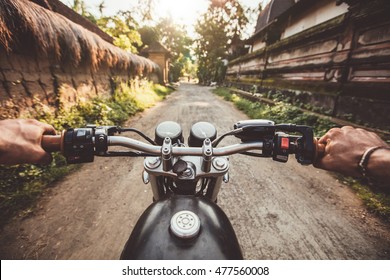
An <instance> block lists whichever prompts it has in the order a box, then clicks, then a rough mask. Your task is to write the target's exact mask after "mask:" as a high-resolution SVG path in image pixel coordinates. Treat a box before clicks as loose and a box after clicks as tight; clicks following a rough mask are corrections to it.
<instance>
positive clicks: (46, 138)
mask: <svg viewBox="0 0 390 280" xmlns="http://www.w3.org/2000/svg"><path fill="white" fill-rule="evenodd" d="M65 134H66V131H63V132H62V133H61V134H60V135H43V137H42V142H41V145H42V147H43V149H44V150H45V151H47V152H57V151H59V152H61V153H62V154H64V155H65V156H67V154H69V147H68V151H67V146H69V139H66V135H65ZM287 137H288V136H287ZM291 138H292V139H297V138H296V137H291ZM101 139H103V138H97V137H96V136H94V137H93V136H92V135H91V137H90V140H89V141H90V147H89V152H91V151H92V153H95V152H96V149H95V146H98V145H99V144H98V143H99V141H100V140H101ZM67 140H68V145H67V144H66V142H67ZM104 141H106V146H122V147H127V148H130V149H134V150H136V151H139V152H144V153H147V154H149V155H154V156H161V154H162V146H159V145H151V144H147V143H144V142H140V141H137V140H134V139H132V138H128V137H123V136H107V137H106V138H105V139H104ZM312 141H313V146H314V153H313V157H312V162H315V161H316V160H317V159H319V158H321V157H322V156H323V155H324V153H325V145H323V144H320V143H318V140H317V139H316V138H313V140H312ZM291 145H292V146H291ZM295 145H296V144H294V143H293V142H291V143H290V148H289V150H288V153H289V154H292V153H296V147H295ZM70 147H71V148H74V149H76V150H77V149H79V150H80V149H81V150H83V149H84V148H85V147H84V146H83V143H81V144H80V143H72V142H70ZM263 147H264V141H261V140H259V141H251V142H243V143H239V144H234V145H229V146H225V147H220V148H213V149H212V155H213V156H229V155H233V154H237V153H243V152H247V151H251V150H262V149H263ZM94 151H95V152H94ZM203 154H204V151H203V148H202V147H181V146H173V147H172V155H173V156H184V155H187V156H202V155H203ZM97 155H103V153H100V154H99V153H97ZM89 159H91V155H90V156H89ZM76 160H77V159H76ZM68 161H69V160H68ZM70 161H72V160H70ZM88 161H93V154H92V160H87V161H84V162H88ZM281 161H282V160H281ZM71 163H72V162H71Z"/></svg>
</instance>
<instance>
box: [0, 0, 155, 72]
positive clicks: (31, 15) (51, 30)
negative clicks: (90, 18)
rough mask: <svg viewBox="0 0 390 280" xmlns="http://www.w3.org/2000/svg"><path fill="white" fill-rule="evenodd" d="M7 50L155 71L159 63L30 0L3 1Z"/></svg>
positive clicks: (0, 28) (1, 39)
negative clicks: (113, 43)
mask: <svg viewBox="0 0 390 280" xmlns="http://www.w3.org/2000/svg"><path fill="white" fill-rule="evenodd" d="M1 47H2V48H4V49H5V50H6V51H7V52H15V53H20V54H27V55H36V54H38V55H43V56H46V57H48V58H49V59H50V60H52V61H54V62H56V63H59V64H61V65H69V64H71V65H72V66H74V67H76V66H78V65H80V64H82V65H88V66H90V67H91V69H92V70H97V69H98V68H99V67H100V66H101V65H106V66H108V67H109V68H112V69H117V70H123V71H128V72H131V74H142V73H143V74H145V73H151V72H153V71H155V70H157V69H158V65H157V64H155V63H153V62H152V61H150V60H149V59H146V58H143V57H140V56H138V55H135V54H131V53H128V52H126V51H124V50H122V49H120V48H118V47H116V46H114V45H112V44H110V43H109V42H107V41H106V40H103V39H102V37H101V36H99V35H97V34H96V33H94V32H91V31H89V30H87V29H85V28H84V27H83V26H81V25H79V24H77V23H74V22H73V21H71V20H69V19H68V18H66V17H65V16H63V15H61V14H58V13H56V12H53V11H51V10H49V9H46V8H44V7H42V6H40V5H37V4H35V3H33V2H31V1H28V0H1V1H0V48H1Z"/></svg>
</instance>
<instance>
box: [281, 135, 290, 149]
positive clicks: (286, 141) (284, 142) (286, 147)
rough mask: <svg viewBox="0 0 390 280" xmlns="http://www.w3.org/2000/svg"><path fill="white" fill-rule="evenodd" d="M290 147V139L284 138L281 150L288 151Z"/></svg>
mask: <svg viewBox="0 0 390 280" xmlns="http://www.w3.org/2000/svg"><path fill="white" fill-rule="evenodd" d="M289 147H290V140H289V139H288V138H285V137H283V138H282V141H281V144H280V148H282V149H283V150H288V148H289Z"/></svg>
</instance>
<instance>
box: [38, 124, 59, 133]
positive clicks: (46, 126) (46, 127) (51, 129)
mask: <svg viewBox="0 0 390 280" xmlns="http://www.w3.org/2000/svg"><path fill="white" fill-rule="evenodd" d="M40 126H41V127H42V128H43V131H44V132H43V134H51V135H55V134H56V130H55V129H54V127H53V126H51V125H49V124H47V123H40Z"/></svg>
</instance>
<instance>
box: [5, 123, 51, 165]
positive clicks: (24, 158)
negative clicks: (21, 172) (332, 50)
mask: <svg viewBox="0 0 390 280" xmlns="http://www.w3.org/2000/svg"><path fill="white" fill-rule="evenodd" d="M43 134H55V130H54V128H53V127H52V126H51V125H48V124H45V123H42V122H39V121H36V120H31V119H29V120H22V119H12V120H2V121H0V164H10V165H12V164H20V163H42V164H47V163H50V162H51V160H52V158H51V155H50V154H49V153H47V152H45V151H44V150H43V149H42V147H41V140H42V135H43Z"/></svg>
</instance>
